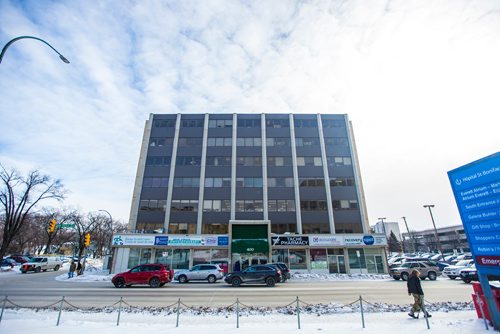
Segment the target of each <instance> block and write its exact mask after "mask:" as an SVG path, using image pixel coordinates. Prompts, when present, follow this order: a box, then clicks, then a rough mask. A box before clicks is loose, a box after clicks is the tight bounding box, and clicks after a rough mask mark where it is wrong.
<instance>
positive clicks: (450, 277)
mask: <svg viewBox="0 0 500 334" xmlns="http://www.w3.org/2000/svg"><path fill="white" fill-rule="evenodd" d="M448 278H449V279H455V278H456V277H455V276H448Z"/></svg>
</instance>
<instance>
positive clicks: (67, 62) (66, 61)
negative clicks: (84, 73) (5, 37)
mask: <svg viewBox="0 0 500 334" xmlns="http://www.w3.org/2000/svg"><path fill="white" fill-rule="evenodd" d="M24 38H30V39H36V40H37V41H40V42H42V43H44V44H46V45H48V46H49V48H51V49H52V50H54V52H55V53H57V54H58V55H59V58H61V60H62V61H63V62H65V63H66V64H69V60H68V59H66V57H64V56H63V55H62V54H60V53H59V51H57V50H56V49H54V47H53V46H52V45H50V44H49V43H47V42H45V41H44V40H43V39H41V38H38V37H33V36H19V37H16V38H13V39H11V40H10V41H9V42H8V43H7V44H5V46H4V47H3V49H2V52H1V53H0V64H1V63H2V59H3V56H4V54H5V52H6V51H7V49H8V48H9V46H10V45H11V44H12V43H14V42H15V41H18V40H20V39H24Z"/></svg>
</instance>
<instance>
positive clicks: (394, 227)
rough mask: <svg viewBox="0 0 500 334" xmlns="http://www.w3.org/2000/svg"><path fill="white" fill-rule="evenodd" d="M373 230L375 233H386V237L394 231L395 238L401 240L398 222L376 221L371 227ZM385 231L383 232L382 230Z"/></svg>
mask: <svg viewBox="0 0 500 334" xmlns="http://www.w3.org/2000/svg"><path fill="white" fill-rule="evenodd" d="M372 229H373V231H374V232H375V233H382V234H384V233H385V234H386V237H387V239H389V237H390V236H391V232H392V233H394V235H395V236H396V239H398V241H403V239H402V236H401V231H400V230H399V223H398V222H383V223H382V222H381V221H380V222H377V223H376V224H375V225H373V227H372ZM384 231H385V232H384Z"/></svg>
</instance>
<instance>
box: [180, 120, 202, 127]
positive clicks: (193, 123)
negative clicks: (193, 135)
mask: <svg viewBox="0 0 500 334" xmlns="http://www.w3.org/2000/svg"><path fill="white" fill-rule="evenodd" d="M181 126H182V127H183V128H201V127H203V120H202V119H184V120H182V123H181Z"/></svg>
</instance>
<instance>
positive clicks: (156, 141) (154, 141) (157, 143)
mask: <svg viewBox="0 0 500 334" xmlns="http://www.w3.org/2000/svg"><path fill="white" fill-rule="evenodd" d="M172 143H173V139H172V138H151V139H149V146H150V147H162V146H166V145H170V146H171V145H172Z"/></svg>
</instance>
